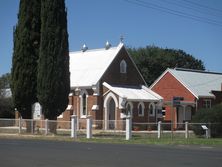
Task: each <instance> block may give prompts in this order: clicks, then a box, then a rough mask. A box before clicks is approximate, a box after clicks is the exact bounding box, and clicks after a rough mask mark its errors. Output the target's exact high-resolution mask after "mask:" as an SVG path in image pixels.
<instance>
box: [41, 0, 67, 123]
mask: <svg viewBox="0 0 222 167" xmlns="http://www.w3.org/2000/svg"><path fill="white" fill-rule="evenodd" d="M41 8H42V9H41V23H42V24H41V42H40V43H41V44H40V57H39V64H38V78H37V81H38V100H39V102H40V104H41V105H42V111H43V114H44V116H45V118H47V119H50V120H55V119H57V116H59V115H60V114H61V113H62V112H63V111H64V110H65V109H66V107H67V104H68V94H69V92H70V78H69V77H70V75H69V50H68V32H67V12H66V8H65V2H64V0H42V1H41Z"/></svg>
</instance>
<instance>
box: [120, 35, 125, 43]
mask: <svg viewBox="0 0 222 167" xmlns="http://www.w3.org/2000/svg"><path fill="white" fill-rule="evenodd" d="M123 40H124V37H123V35H121V36H120V43H123Z"/></svg>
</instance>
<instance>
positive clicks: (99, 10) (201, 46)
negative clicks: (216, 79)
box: [0, 0, 222, 75]
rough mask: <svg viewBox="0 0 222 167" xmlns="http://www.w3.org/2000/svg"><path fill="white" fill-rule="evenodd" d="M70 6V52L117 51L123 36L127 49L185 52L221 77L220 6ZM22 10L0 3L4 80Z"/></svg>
mask: <svg viewBox="0 0 222 167" xmlns="http://www.w3.org/2000/svg"><path fill="white" fill-rule="evenodd" d="M66 6H67V9H68V32H69V49H70V51H77V50H80V49H81V46H82V45H83V44H84V43H85V44H86V45H87V46H88V47H89V48H90V49H93V48H102V47H104V45H105V42H106V41H107V40H108V41H109V42H110V43H111V44H112V46H116V45H118V43H119V41H120V36H121V35H123V36H124V43H125V45H126V46H130V47H145V46H146V45H153V44H154V45H156V46H159V47H163V48H166V47H167V48H174V49H182V50H184V51H185V52H187V53H189V54H192V55H193V56H194V57H196V58H198V59H201V60H203V62H204V64H205V66H206V69H207V70H209V71H216V72H222V1H221V0H66ZM18 9H19V0H7V1H6V0H0V55H1V61H0V75H2V74H5V73H7V72H10V70H11V61H12V51H13V34H12V33H13V26H14V25H16V23H17V13H18ZM179 15H180V16H179ZM181 15H184V16H183V17H182V16H181ZM188 17H192V18H191V19H190V18H188ZM200 19H201V21H200ZM197 20H199V21H197ZM212 20H214V21H213V23H212ZM206 22H210V23H206ZM215 23H216V24H215Z"/></svg>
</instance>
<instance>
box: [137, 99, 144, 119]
mask: <svg viewBox="0 0 222 167" xmlns="http://www.w3.org/2000/svg"><path fill="white" fill-rule="evenodd" d="M138 116H141V117H142V116H144V104H143V103H142V102H140V103H139V104H138Z"/></svg>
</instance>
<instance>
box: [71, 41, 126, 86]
mask: <svg viewBox="0 0 222 167" xmlns="http://www.w3.org/2000/svg"><path fill="white" fill-rule="evenodd" d="M122 47H123V43H120V44H119V45H118V46H117V47H111V48H109V49H106V48H102V49H93V50H86V51H84V52H83V51H78V52H70V54H69V55H70V85H71V87H91V86H92V85H96V84H97V82H98V81H99V80H100V78H101V77H102V75H103V74H104V73H105V71H106V69H107V68H108V67H109V66H110V64H111V63H112V61H113V60H114V58H115V57H116V55H117V54H118V53H119V51H120V50H121V48H122Z"/></svg>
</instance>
